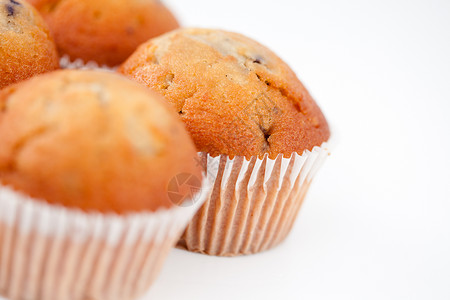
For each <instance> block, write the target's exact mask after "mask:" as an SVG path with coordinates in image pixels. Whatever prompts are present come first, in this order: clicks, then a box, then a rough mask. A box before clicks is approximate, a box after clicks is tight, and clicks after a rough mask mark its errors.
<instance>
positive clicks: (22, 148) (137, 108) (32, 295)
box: [0, 70, 205, 299]
mask: <svg viewBox="0 0 450 300" xmlns="http://www.w3.org/2000/svg"><path fill="white" fill-rule="evenodd" d="M24 120H26V121H24ZM0 144H1V145H2V147H0V294H2V295H4V296H6V297H8V298H10V299H38V298H39V299H132V298H135V297H137V296H139V295H141V294H142V293H143V292H145V291H146V289H147V288H148V287H149V285H150V283H151V282H152V280H153V279H154V277H155V275H156V274H157V273H158V271H159V269H160V267H161V263H162V262H163V260H164V258H165V256H166V255H167V253H168V251H169V249H170V248H171V247H172V246H173V245H174V244H175V243H176V241H177V240H178V238H179V236H180V234H181V232H182V230H183V229H184V227H185V226H186V224H187V222H188V220H189V219H190V218H191V217H192V215H193V214H194V212H195V210H196V209H197V208H198V206H199V205H200V203H201V200H202V199H204V198H205V193H204V192H203V191H202V190H201V186H198V185H197V189H196V190H195V191H194V192H193V193H191V194H189V195H187V194H186V195H183V194H182V193H183V189H179V190H178V194H181V195H182V196H186V197H181V198H180V197H179V198H173V197H171V196H170V195H169V191H168V186H169V184H170V183H171V181H172V180H173V178H176V177H178V176H179V175H180V174H190V176H191V177H194V178H197V179H198V180H197V181H200V182H201V180H202V174H201V170H200V169H199V168H198V167H197V166H196V163H195V158H196V156H197V153H196V151H195V147H194V144H193V143H192V141H191V139H190V137H189V134H188V133H187V131H186V130H185V128H184V125H183V124H182V122H181V121H180V120H179V119H178V118H177V115H176V114H175V113H173V112H172V111H171V110H170V107H169V106H168V105H167V104H166V103H164V101H163V100H162V99H161V97H160V96H159V95H157V94H155V93H152V92H150V91H148V90H147V89H145V88H143V87H141V86H139V85H137V84H136V83H133V82H131V81H129V80H127V79H125V78H123V77H121V76H118V75H116V74H110V73H106V72H98V71H97V72H94V71H67V70H66V71H58V72H54V73H51V74H47V75H42V76H39V77H35V78H33V79H31V80H29V81H26V82H24V83H21V84H19V85H15V86H12V87H9V88H6V89H4V90H3V91H2V92H1V93H0ZM184 192H186V191H184ZM174 199H177V200H180V201H183V202H184V201H189V203H190V204H192V202H194V205H190V206H186V207H182V204H183V203H177V202H176V201H174Z"/></svg>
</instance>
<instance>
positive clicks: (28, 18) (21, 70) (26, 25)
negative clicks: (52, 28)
mask: <svg viewBox="0 0 450 300" xmlns="http://www.w3.org/2000/svg"><path fill="white" fill-rule="evenodd" d="M58 67H59V58H58V54H57V51H56V47H55V44H54V43H53V40H52V38H51V37H50V35H49V30H48V28H47V25H46V24H45V23H44V21H43V20H42V17H41V16H40V15H39V13H38V12H37V11H36V10H35V9H34V8H33V7H32V6H31V5H30V4H28V3H27V2H26V1H22V0H0V89H1V88H4V87H5V86H8V85H10V84H13V83H16V82H19V81H22V80H25V79H27V78H30V77H32V76H34V75H36V74H41V73H44V72H48V71H53V70H55V69H57V68H58Z"/></svg>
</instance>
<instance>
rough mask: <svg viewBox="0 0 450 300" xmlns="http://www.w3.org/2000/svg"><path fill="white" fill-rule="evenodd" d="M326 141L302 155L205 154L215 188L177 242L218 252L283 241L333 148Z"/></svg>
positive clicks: (259, 248) (232, 252)
mask: <svg viewBox="0 0 450 300" xmlns="http://www.w3.org/2000/svg"><path fill="white" fill-rule="evenodd" d="M328 145H329V143H328V142H324V143H323V144H322V145H321V146H320V147H319V146H316V147H314V148H313V149H312V151H309V150H306V151H304V152H303V154H302V155H299V154H297V153H294V154H292V155H291V157H290V158H284V157H283V155H282V154H280V155H278V156H277V157H276V158H275V159H270V158H268V157H267V155H266V156H265V157H264V158H263V159H259V158H257V157H252V158H251V159H250V160H247V159H246V158H245V157H242V156H237V157H234V158H233V159H230V158H229V157H228V156H226V155H220V156H216V157H211V156H210V155H209V154H207V153H201V154H200V163H201V164H202V165H203V166H204V168H205V169H206V171H207V173H208V177H209V179H210V180H211V182H212V184H213V190H212V193H211V195H210V197H209V199H207V200H206V202H205V204H204V205H203V206H202V207H201V208H200V209H199V211H198V212H197V213H196V215H195V216H194V218H193V219H192V221H191V222H190V223H189V225H188V226H187V228H186V230H185V232H184V233H183V235H182V236H181V238H180V240H179V241H178V244H177V247H178V248H182V249H186V250H189V251H193V252H200V253H204V254H209V255H218V256H236V255H243V254H252V253H257V252H261V251H264V250H267V249H270V248H272V247H274V246H276V245H278V244H279V243H281V242H282V241H283V240H284V239H285V238H286V236H287V235H288V233H289V232H290V230H291V228H292V225H293V224H294V221H295V219H296V217H297V215H298V212H299V210H300V207H301V205H302V203H303V200H304V198H305V195H306V193H307V191H308V188H309V186H310V183H311V181H312V179H313V177H314V175H315V174H316V172H317V171H318V169H319V168H320V167H321V165H322V164H323V162H324V161H325V159H326V157H327V156H328V155H329V154H330V152H329V147H328Z"/></svg>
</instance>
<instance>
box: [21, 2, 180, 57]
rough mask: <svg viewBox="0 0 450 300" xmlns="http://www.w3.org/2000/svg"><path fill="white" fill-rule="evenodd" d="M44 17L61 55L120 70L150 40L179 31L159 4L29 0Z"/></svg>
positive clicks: (171, 17)
mask: <svg viewBox="0 0 450 300" xmlns="http://www.w3.org/2000/svg"><path fill="white" fill-rule="evenodd" d="M28 1H29V2H30V3H32V4H33V5H34V6H35V7H36V8H37V9H38V10H39V11H40V12H41V14H42V15H43V16H44V19H45V20H46V21H47V23H48V24H49V27H50V30H51V32H52V33H53V35H54V37H55V41H56V44H57V46H58V50H59V52H60V54H61V55H64V54H67V55H69V57H70V58H71V59H72V60H75V59H77V58H80V59H82V60H83V61H85V62H88V61H95V62H97V63H99V64H101V65H103V64H105V65H108V66H116V65H118V64H120V63H122V62H123V61H124V60H125V59H126V58H128V56H130V55H131V54H132V53H133V51H134V50H135V49H136V48H137V46H138V45H140V44H141V43H143V42H145V41H147V40H148V39H150V38H152V37H155V36H158V35H160V34H163V33H165V32H167V31H170V30H173V29H176V28H178V26H179V25H178V22H177V20H176V19H175V17H174V16H173V14H172V13H171V12H170V11H169V9H168V8H167V7H165V6H164V5H163V4H162V3H161V2H160V1H157V0H114V1H111V0H28Z"/></svg>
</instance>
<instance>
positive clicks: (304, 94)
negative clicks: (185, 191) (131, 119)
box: [119, 29, 330, 158]
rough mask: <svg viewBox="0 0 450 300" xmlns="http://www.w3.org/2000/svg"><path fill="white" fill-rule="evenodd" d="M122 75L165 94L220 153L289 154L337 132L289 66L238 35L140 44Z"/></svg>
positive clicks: (197, 135) (196, 35)
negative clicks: (331, 131)
mask: <svg viewBox="0 0 450 300" xmlns="http://www.w3.org/2000/svg"><path fill="white" fill-rule="evenodd" d="M119 72H121V73H122V74H124V75H126V76H128V77H129V78H131V79H133V80H136V81H138V82H141V83H143V84H144V85H146V86H147V87H149V88H152V89H154V90H156V91H158V92H159V93H161V94H162V95H164V96H165V98H166V99H167V100H168V101H169V102H170V104H172V106H173V107H174V108H175V110H176V111H177V112H178V113H179V115H180V117H181V118H182V120H183V121H184V122H185V124H186V126H187V128H188V131H189V132H190V133H191V136H192V137H193V139H194V142H195V144H196V146H197V149H198V150H199V151H202V152H208V153H210V154H211V155H213V156H217V155H220V154H226V155H229V156H231V157H233V156H236V155H238V156H246V157H250V156H258V157H262V156H264V155H265V154H266V153H267V154H268V155H269V157H270V158H274V157H276V156H277V155H278V154H283V155H284V156H285V157H289V156H290V155H291V154H292V153H293V152H297V153H299V154H301V153H302V152H303V151H304V150H306V149H309V150H311V149H312V148H313V147H314V146H320V145H321V144H322V142H324V141H327V140H328V138H329V136H330V132H329V128H328V124H327V121H326V120H325V118H324V116H323V114H322V112H321V111H320V109H319V107H318V106H317V104H316V103H315V102H314V100H313V98H312V97H311V96H310V94H309V93H308V91H307V90H306V89H305V87H304V86H303V85H302V83H301V82H300V81H299V79H298V78H297V76H296V75H295V73H294V72H293V71H292V70H291V69H290V68H289V66H288V65H287V64H286V63H284V62H283V61H282V60H281V59H280V58H279V57H277V56H276V55H275V54H274V53H273V52H271V51H270V50H269V49H267V48H266V47H264V46H262V45H261V44H259V43H257V42H255V41H253V40H251V39H249V38H247V37H245V36H243V35H240V34H237V33H231V32H226V31H221V30H209V29H181V30H177V31H174V32H171V33H168V34H165V35H163V36H161V37H159V38H156V39H153V40H150V41H149V42H147V43H146V44H144V45H142V46H140V47H139V48H138V50H137V51H136V52H135V53H134V54H133V55H132V56H131V57H130V58H129V59H128V60H127V61H126V62H125V63H124V64H123V65H122V66H121V67H120V68H119Z"/></svg>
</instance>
